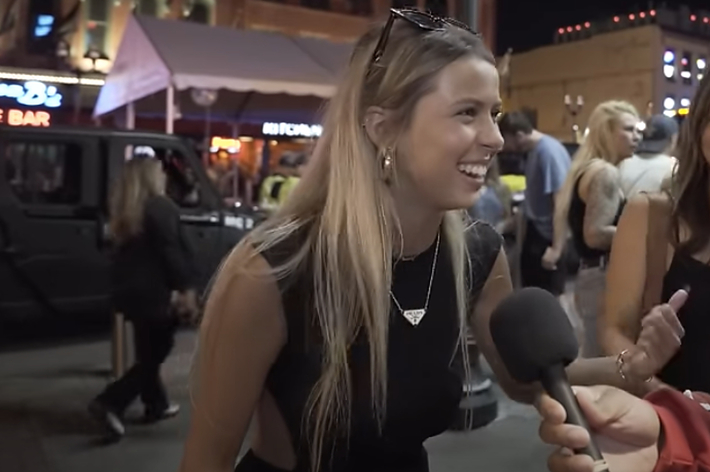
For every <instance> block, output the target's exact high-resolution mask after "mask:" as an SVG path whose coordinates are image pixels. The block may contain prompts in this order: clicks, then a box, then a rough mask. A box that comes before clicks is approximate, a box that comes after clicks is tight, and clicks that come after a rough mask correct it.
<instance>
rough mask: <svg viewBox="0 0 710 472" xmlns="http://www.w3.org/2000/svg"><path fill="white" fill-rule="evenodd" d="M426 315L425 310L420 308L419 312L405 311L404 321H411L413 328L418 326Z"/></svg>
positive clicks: (403, 313)
mask: <svg viewBox="0 0 710 472" xmlns="http://www.w3.org/2000/svg"><path fill="white" fill-rule="evenodd" d="M424 315H426V309H425V308H420V309H419V310H404V311H403V312H402V316H404V319H406V320H407V321H409V323H410V324H411V325H412V326H416V325H418V324H419V323H420V322H421V321H422V318H424Z"/></svg>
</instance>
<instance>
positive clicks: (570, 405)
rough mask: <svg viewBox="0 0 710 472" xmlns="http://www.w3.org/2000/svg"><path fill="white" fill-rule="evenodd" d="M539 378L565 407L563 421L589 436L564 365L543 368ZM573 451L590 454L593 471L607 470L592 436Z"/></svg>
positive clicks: (548, 391) (587, 425) (585, 420)
mask: <svg viewBox="0 0 710 472" xmlns="http://www.w3.org/2000/svg"><path fill="white" fill-rule="evenodd" d="M540 380H541V381H542V386H543V388H544V389H545V391H546V392H547V393H548V394H549V395H550V396H551V397H552V398H554V399H555V400H557V401H558V402H560V403H561V404H562V406H563V407H564V408H565V411H566V412H567V421H565V423H567V424H573V425H576V426H581V427H583V428H584V429H586V430H587V431H589V434H590V436H591V434H592V432H591V430H590V429H589V423H587V418H585V417H584V414H583V413H582V410H581V409H580V407H579V403H577V397H576V396H575V394H574V392H573V391H572V387H570V385H569V381H568V380H567V373H566V372H565V368H564V366H563V365H562V364H557V365H554V366H550V367H548V368H546V369H544V370H543V371H542V375H541V379H540ZM574 452H575V453H577V454H586V455H588V456H591V458H592V459H593V460H594V472H609V466H608V465H607V463H606V460H604V457H603V456H602V453H601V452H599V447H598V446H597V444H596V442H595V441H594V437H593V436H591V441H590V442H589V445H588V446H587V447H585V448H583V449H579V450H575V451H574Z"/></svg>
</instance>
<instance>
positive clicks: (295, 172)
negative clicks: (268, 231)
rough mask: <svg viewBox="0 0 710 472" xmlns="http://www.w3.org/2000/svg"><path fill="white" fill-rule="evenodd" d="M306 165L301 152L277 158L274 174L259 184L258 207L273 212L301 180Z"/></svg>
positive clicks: (304, 157) (304, 156) (290, 152)
mask: <svg viewBox="0 0 710 472" xmlns="http://www.w3.org/2000/svg"><path fill="white" fill-rule="evenodd" d="M305 164H306V155H305V154H304V153H302V152H292V151H287V152H285V153H284V154H283V155H282V156H281V157H280V158H279V164H278V166H277V167H276V169H274V172H273V173H272V174H271V175H270V176H268V177H267V178H265V179H264V182H263V183H262V184H261V192H260V197H259V206H261V207H262V208H263V209H265V210H267V211H273V210H275V209H276V208H278V207H279V206H281V204H282V203H283V202H284V201H285V200H286V198H287V197H288V196H289V195H290V193H291V191H292V190H293V189H294V187H295V186H296V184H297V183H298V182H299V180H300V179H301V169H302V168H303V166H305Z"/></svg>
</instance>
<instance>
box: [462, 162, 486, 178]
mask: <svg viewBox="0 0 710 472" xmlns="http://www.w3.org/2000/svg"><path fill="white" fill-rule="evenodd" d="M458 169H459V172H462V173H464V174H466V175H469V176H471V177H484V176H485V175H486V171H487V170H488V169H487V168H486V166H485V165H481V164H459V165H458Z"/></svg>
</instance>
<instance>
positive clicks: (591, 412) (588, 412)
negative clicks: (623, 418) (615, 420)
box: [572, 386, 613, 429]
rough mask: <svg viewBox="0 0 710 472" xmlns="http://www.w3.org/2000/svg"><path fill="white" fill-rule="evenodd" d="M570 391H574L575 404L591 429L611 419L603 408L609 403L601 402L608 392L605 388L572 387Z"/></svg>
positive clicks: (610, 414)
mask: <svg viewBox="0 0 710 472" xmlns="http://www.w3.org/2000/svg"><path fill="white" fill-rule="evenodd" d="M572 390H574V393H575V396H576V397H577V403H579V407H580V408H581V409H582V412H583V413H584V416H585V417H586V418H587V421H588V422H589V426H590V427H591V428H592V429H595V428H600V427H602V426H604V425H605V424H606V423H607V422H608V421H609V418H611V417H613V413H611V412H608V411H605V410H606V408H605V406H608V405H607V404H608V403H609V402H603V401H601V400H602V399H603V397H604V392H605V391H606V390H608V388H607V387H603V386H594V387H572Z"/></svg>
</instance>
